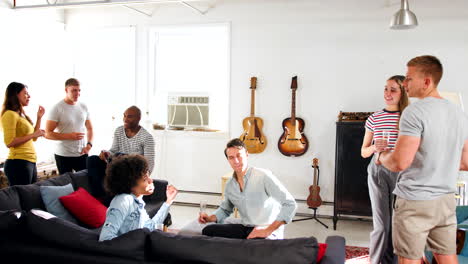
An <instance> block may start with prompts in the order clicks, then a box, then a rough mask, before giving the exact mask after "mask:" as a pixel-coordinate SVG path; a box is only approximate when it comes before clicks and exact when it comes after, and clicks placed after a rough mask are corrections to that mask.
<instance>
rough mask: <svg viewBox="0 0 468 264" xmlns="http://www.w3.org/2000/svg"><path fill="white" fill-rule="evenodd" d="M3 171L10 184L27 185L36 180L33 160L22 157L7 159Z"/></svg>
mask: <svg viewBox="0 0 468 264" xmlns="http://www.w3.org/2000/svg"><path fill="white" fill-rule="evenodd" d="M4 171H5V175H6V176H7V178H8V181H9V182H10V186H13V185H27V184H31V183H35V182H36V181H37V168H36V163H34V162H30V161H27V160H22V159H7V160H6V161H5V166H4Z"/></svg>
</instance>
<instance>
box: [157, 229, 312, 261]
mask: <svg viewBox="0 0 468 264" xmlns="http://www.w3.org/2000/svg"><path fill="white" fill-rule="evenodd" d="M150 248H151V250H150V253H149V258H150V259H151V260H155V261H163V262H168V263H184V262H199V263H224V264H228V263H233V264H237V263H243V264H249V263H251V264H263V263H264V264H271V263H288V264H294V263H301V264H303V263H315V259H316V257H317V252H318V243H317V240H316V239H315V238H314V237H309V238H295V239H284V240H266V239H249V240H248V239H228V238H220V237H207V236H193V237H192V236H182V235H174V234H170V233H164V232H160V231H154V232H152V233H151V234H150Z"/></svg>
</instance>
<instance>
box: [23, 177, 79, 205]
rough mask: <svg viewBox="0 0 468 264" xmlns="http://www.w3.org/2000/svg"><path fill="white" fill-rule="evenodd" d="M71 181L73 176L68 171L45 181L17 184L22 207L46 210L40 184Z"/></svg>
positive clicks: (48, 184)
mask: <svg viewBox="0 0 468 264" xmlns="http://www.w3.org/2000/svg"><path fill="white" fill-rule="evenodd" d="M69 183H71V178H70V175H69V174H68V173H65V174H62V175H60V176H57V177H54V178H50V179H47V180H44V181H40V182H37V183H35V184H29V185H17V186H16V187H17V189H18V194H19V196H20V198H21V208H22V209H23V210H25V211H29V210H31V209H35V208H37V209H42V210H45V209H46V208H45V205H44V202H43V201H42V196H41V191H40V188H39V186H63V185H67V184H69Z"/></svg>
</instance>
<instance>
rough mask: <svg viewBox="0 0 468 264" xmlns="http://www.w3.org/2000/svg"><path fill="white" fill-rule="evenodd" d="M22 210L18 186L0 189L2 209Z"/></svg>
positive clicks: (0, 205) (0, 208) (0, 209)
mask: <svg viewBox="0 0 468 264" xmlns="http://www.w3.org/2000/svg"><path fill="white" fill-rule="evenodd" d="M8 210H21V200H20V197H19V195H18V191H17V189H16V186H13V187H7V188H5V189H2V190H0V211H8Z"/></svg>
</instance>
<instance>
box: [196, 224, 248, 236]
mask: <svg viewBox="0 0 468 264" xmlns="http://www.w3.org/2000/svg"><path fill="white" fill-rule="evenodd" d="M253 229H254V228H253V226H245V225H241V224H214V225H208V226H206V227H205V228H203V231H202V234H203V235H205V236H213V237H226V238H239V239H246V238H247V237H248V236H249V234H250V232H252V230H253Z"/></svg>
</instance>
